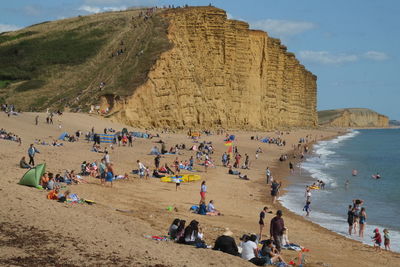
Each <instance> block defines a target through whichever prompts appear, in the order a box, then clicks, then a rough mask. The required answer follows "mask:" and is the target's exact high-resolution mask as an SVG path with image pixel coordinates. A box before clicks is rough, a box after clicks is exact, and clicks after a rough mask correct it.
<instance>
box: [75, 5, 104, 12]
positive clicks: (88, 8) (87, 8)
mask: <svg viewBox="0 0 400 267" xmlns="http://www.w3.org/2000/svg"><path fill="white" fill-rule="evenodd" d="M78 10H80V11H85V12H88V13H100V12H101V8H100V7H95V6H81V7H79V8H78Z"/></svg>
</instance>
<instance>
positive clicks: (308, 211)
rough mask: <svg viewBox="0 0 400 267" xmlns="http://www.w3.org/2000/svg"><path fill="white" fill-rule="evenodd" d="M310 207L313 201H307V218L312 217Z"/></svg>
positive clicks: (305, 209)
mask: <svg viewBox="0 0 400 267" xmlns="http://www.w3.org/2000/svg"><path fill="white" fill-rule="evenodd" d="M310 205H311V201H307V202H306V205H305V206H304V208H303V211H305V212H306V216H307V217H308V216H310V212H311V209H310Z"/></svg>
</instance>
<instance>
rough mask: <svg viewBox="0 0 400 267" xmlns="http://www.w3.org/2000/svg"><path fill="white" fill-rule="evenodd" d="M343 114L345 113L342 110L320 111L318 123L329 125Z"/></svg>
mask: <svg viewBox="0 0 400 267" xmlns="http://www.w3.org/2000/svg"><path fill="white" fill-rule="evenodd" d="M342 113H343V111H342V110H336V109H332V110H322V111H318V123H319V124H325V123H329V122H331V121H333V120H334V119H336V118H338V117H340V116H341V114H342Z"/></svg>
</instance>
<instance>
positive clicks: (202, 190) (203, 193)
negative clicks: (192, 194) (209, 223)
mask: <svg viewBox="0 0 400 267" xmlns="http://www.w3.org/2000/svg"><path fill="white" fill-rule="evenodd" d="M206 193H207V186H206V181H203V182H202V183H201V187H200V197H201V199H200V203H201V202H205V201H206Z"/></svg>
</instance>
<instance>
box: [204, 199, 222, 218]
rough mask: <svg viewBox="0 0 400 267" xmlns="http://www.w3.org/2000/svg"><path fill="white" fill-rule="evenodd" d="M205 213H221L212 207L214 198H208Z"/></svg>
mask: <svg viewBox="0 0 400 267" xmlns="http://www.w3.org/2000/svg"><path fill="white" fill-rule="evenodd" d="M207 215H211V216H219V215H222V214H221V212H219V211H218V210H217V209H216V208H215V207H214V200H210V202H209V203H208V205H207Z"/></svg>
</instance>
